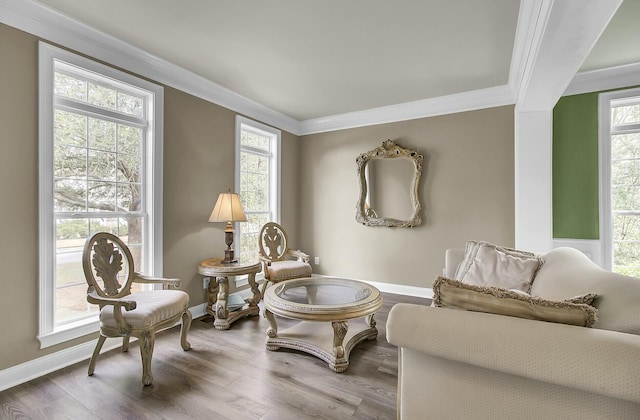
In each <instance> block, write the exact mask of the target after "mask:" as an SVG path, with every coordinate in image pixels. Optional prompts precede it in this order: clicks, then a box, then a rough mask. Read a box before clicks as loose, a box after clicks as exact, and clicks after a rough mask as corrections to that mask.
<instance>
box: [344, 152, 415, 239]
mask: <svg viewBox="0 0 640 420" xmlns="http://www.w3.org/2000/svg"><path fill="white" fill-rule="evenodd" d="M423 160H424V157H423V156H422V155H421V154H420V153H418V151H417V150H411V149H405V148H404V147H401V146H399V145H397V144H396V143H395V142H394V141H393V140H385V141H384V142H382V146H379V147H376V148H375V149H373V150H371V151H369V152H367V153H363V154H361V155H360V156H358V158H357V159H356V163H357V165H358V180H359V181H360V197H359V198H358V204H357V211H356V220H357V221H358V222H359V223H362V224H363V225H366V226H390V227H414V226H419V225H420V224H421V223H422V217H421V216H420V210H421V208H422V206H421V205H420V200H419V198H418V185H419V183H420V176H421V175H422V161H423Z"/></svg>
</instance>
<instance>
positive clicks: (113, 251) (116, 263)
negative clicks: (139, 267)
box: [82, 232, 134, 306]
mask: <svg viewBox="0 0 640 420" xmlns="http://www.w3.org/2000/svg"><path fill="white" fill-rule="evenodd" d="M82 267H83V269H84V277H85V279H86V281H87V284H88V285H89V290H88V292H91V291H94V292H95V293H97V294H98V295H99V296H102V297H106V298H121V297H123V296H127V295H129V294H130V293H131V283H132V282H133V279H134V263H133V256H132V255H131V251H129V248H128V247H127V246H126V245H125V244H124V242H122V240H121V239H120V238H118V237H117V236H115V235H112V234H110V233H107V232H101V233H98V234H96V235H94V236H93V237H92V238H91V240H89V241H87V242H86V243H85V246H84V252H83V254H82ZM101 306H102V305H101Z"/></svg>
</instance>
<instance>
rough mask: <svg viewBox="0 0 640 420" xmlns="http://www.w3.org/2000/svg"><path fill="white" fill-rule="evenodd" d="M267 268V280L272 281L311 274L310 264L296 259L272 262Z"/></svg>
mask: <svg viewBox="0 0 640 420" xmlns="http://www.w3.org/2000/svg"><path fill="white" fill-rule="evenodd" d="M267 270H268V271H269V280H270V281H274V282H277V281H279V280H284V279H293V278H300V277H310V276H311V265H310V264H309V263H306V262H302V261H296V260H285V261H275V262H272V263H271V265H270V266H269V267H267Z"/></svg>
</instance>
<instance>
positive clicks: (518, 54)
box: [509, 0, 553, 103]
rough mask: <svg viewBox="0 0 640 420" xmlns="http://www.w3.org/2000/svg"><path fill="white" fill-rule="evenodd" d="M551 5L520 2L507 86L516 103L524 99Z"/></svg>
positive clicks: (538, 0) (548, 2)
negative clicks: (512, 93)
mask: <svg viewBox="0 0 640 420" xmlns="http://www.w3.org/2000/svg"><path fill="white" fill-rule="evenodd" d="M552 5H553V0H535V1H521V2H520V10H519V12H518V24H517V27H516V36H515V40H514V43H513V53H512V55H511V57H512V58H511V67H510V69H509V86H510V87H511V90H512V91H513V92H514V95H515V100H516V103H517V102H518V101H520V100H521V99H522V98H523V97H524V95H525V93H526V90H527V87H528V85H529V80H530V79H531V74H532V72H533V68H534V67H535V62H536V58H537V56H538V52H539V51H540V46H541V44H542V37H543V35H544V31H545V29H546V27H547V23H548V21H549V16H550V13H551V7H552Z"/></svg>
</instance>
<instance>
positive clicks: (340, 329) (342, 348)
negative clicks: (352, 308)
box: [264, 310, 378, 373]
mask: <svg viewBox="0 0 640 420" xmlns="http://www.w3.org/2000/svg"><path fill="white" fill-rule="evenodd" d="M264 316H265V318H267V320H268V321H269V324H270V325H271V328H269V329H268V330H267V349H268V350H272V351H275V350H278V349H280V348H281V347H284V348H288V349H293V350H299V351H303V352H305V353H309V354H312V355H314V356H316V357H318V358H320V359H322V360H324V361H325V362H327V363H328V364H329V367H330V368H331V369H333V370H334V371H335V372H338V373H341V372H344V371H345V370H346V369H347V367H349V354H350V353H351V350H353V348H354V347H355V346H356V344H358V343H360V342H362V341H364V340H375V339H376V337H377V336H378V330H377V329H376V322H375V320H374V319H373V315H369V316H367V318H366V319H367V322H366V323H364V322H362V320H353V321H352V322H351V323H349V322H348V321H334V322H331V325H329V323H326V322H315V321H300V322H299V323H298V324H296V325H294V326H293V327H290V328H287V329H286V330H284V331H282V332H279V331H278V327H277V324H276V320H275V317H274V316H273V314H272V313H271V312H270V311H269V310H265V313H264ZM332 327H333V328H332Z"/></svg>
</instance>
